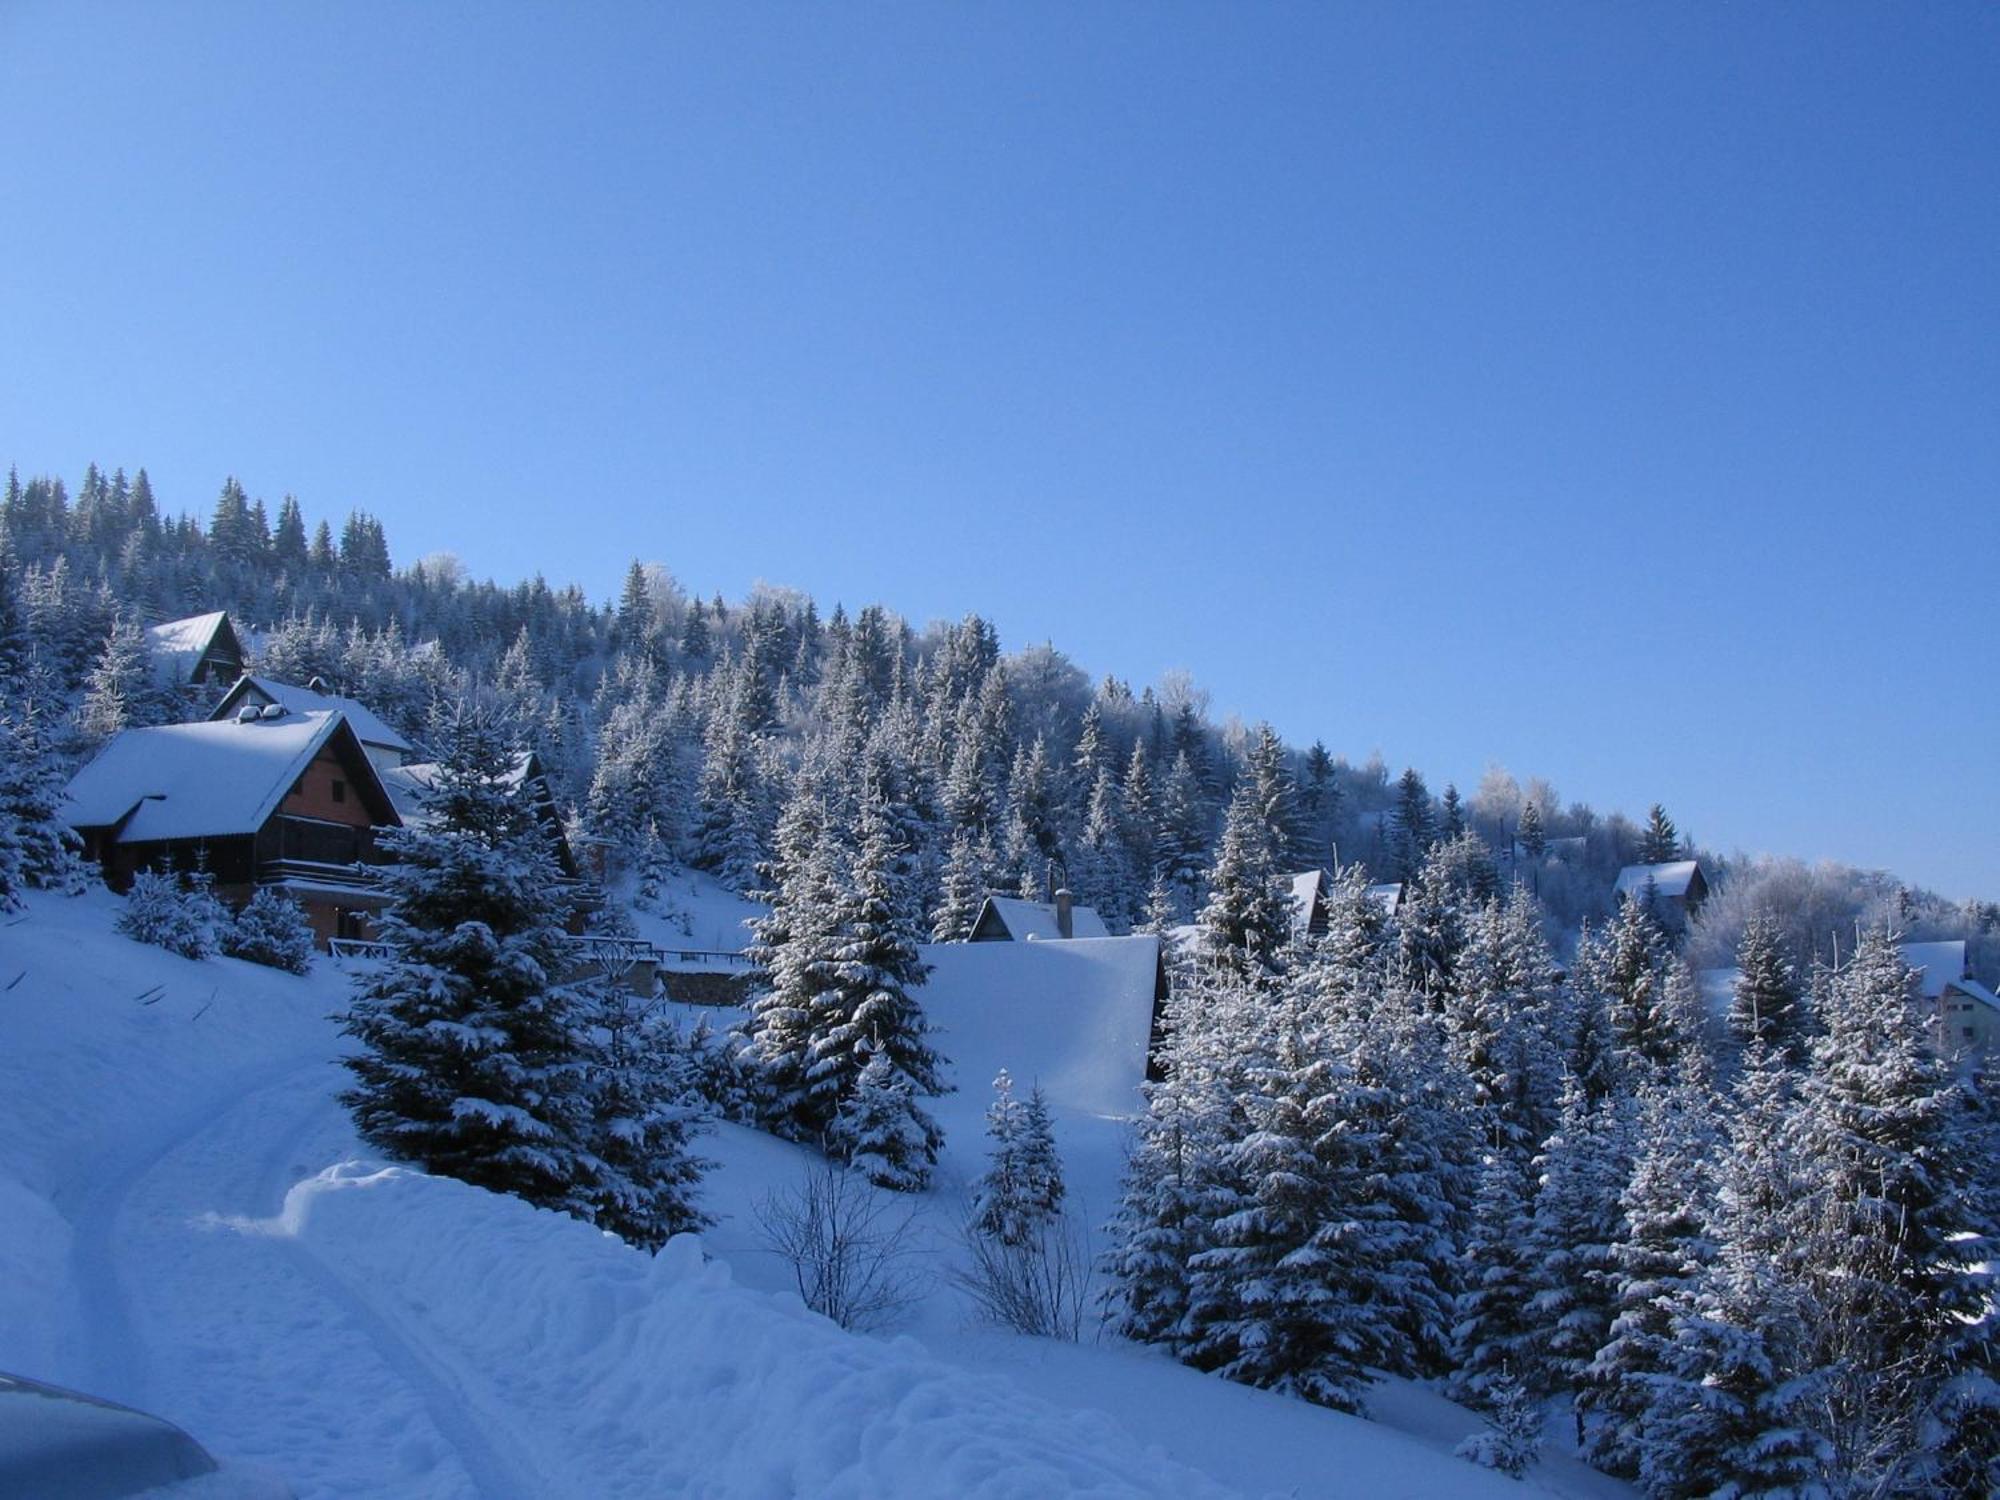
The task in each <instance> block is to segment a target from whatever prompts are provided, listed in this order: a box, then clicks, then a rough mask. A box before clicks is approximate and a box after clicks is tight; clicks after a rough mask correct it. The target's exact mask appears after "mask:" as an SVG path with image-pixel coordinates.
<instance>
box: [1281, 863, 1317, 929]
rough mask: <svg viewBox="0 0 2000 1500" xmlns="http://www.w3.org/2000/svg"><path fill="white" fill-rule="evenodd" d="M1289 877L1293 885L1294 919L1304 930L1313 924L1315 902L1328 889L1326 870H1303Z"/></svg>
mask: <svg viewBox="0 0 2000 1500" xmlns="http://www.w3.org/2000/svg"><path fill="white" fill-rule="evenodd" d="M1287 878H1288V879H1289V880H1290V881H1291V886H1292V921H1293V922H1294V923H1295V924H1296V925H1297V927H1298V928H1299V930H1300V931H1301V932H1303V931H1305V930H1306V928H1308V927H1309V926H1311V924H1312V914H1313V903H1314V902H1315V901H1318V900H1319V899H1320V897H1321V895H1322V894H1323V893H1324V892H1325V890H1326V871H1324V870H1301V871H1299V873H1298V874H1296V875H1292V876H1288V877H1287Z"/></svg>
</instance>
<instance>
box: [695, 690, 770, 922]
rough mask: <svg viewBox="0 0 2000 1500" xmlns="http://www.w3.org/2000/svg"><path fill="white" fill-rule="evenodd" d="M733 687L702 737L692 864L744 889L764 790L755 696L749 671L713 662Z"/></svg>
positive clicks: (752, 866) (759, 845)
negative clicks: (753, 727)
mask: <svg viewBox="0 0 2000 1500" xmlns="http://www.w3.org/2000/svg"><path fill="white" fill-rule="evenodd" d="M717 671H718V672H719V673H725V674H726V675H725V676H724V681H725V682H727V683H730V684H731V685H732V687H733V691H731V693H730V695H729V696H728V697H727V698H726V699H725V700H724V701H723V702H721V703H718V704H716V705H715V706H714V708H713V709H712V710H711V716H710V719H709V726H708V733H707V736H706V737H705V739H704V740H703V745H702V750H703V758H702V771H701V791H700V818H699V822H698V825H697V827H696V829H695V834H694V846H695V856H694V857H695V863H696V864H698V865H700V866H701V867H702V868H703V869H705V870H712V871H714V873H715V876H716V878H717V879H718V880H720V881H722V883H723V884H724V885H727V886H729V887H730V888H731V889H732V890H739V891H748V890H752V889H755V888H756V887H757V884H758V867H759V864H760V862H761V861H762V858H763V841H762V833H761V830H762V829H763V827H764V826H765V825H764V812H763V806H764V796H765V789H764V786H763V778H762V775H761V772H760V769H759V768H760V765H761V762H760V759H759V756H758V743H757V734H756V731H755V730H753V729H752V728H751V727H750V726H751V720H752V719H753V718H754V716H755V714H756V711H757V710H756V702H757V700H756V697H755V694H754V693H751V692H750V691H749V688H748V680H749V676H750V675H753V674H745V673H743V672H740V671H734V670H732V669H728V668H727V667H726V665H725V667H718V668H717Z"/></svg>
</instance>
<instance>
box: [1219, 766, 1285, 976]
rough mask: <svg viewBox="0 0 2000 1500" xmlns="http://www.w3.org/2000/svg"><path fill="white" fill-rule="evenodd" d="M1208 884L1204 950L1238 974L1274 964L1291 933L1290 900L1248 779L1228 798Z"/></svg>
mask: <svg viewBox="0 0 2000 1500" xmlns="http://www.w3.org/2000/svg"><path fill="white" fill-rule="evenodd" d="M1208 885H1209V897H1208V904H1207V905H1205V906H1204V907H1203V908H1202V910H1201V917H1200V919H1199V920H1200V926H1201V934H1202V946H1203V950H1204V952H1206V953H1207V954H1208V956H1209V957H1210V958H1211V959H1212V960H1213V961H1214V962H1216V963H1218V964H1221V965H1223V966H1225V967H1227V968H1230V969H1233V970H1236V971H1238V972H1243V973H1248V972H1251V971H1252V970H1267V969H1270V968H1272V967H1274V966H1275V965H1276V963H1277V961H1278V954H1279V950H1281V949H1282V948H1283V947H1284V946H1285V944H1286V942H1287V941H1288V940H1289V938H1290V936H1291V927H1292V913H1291V902H1290V899H1289V893H1288V892H1287V891H1286V890H1285V889H1284V888H1283V886H1282V885H1281V883H1280V880H1279V877H1278V871H1277V869H1276V867H1275V864H1274V861H1273V857H1272V852H1271V835H1270V829H1269V826H1268V825H1267V824H1266V822H1265V821H1264V815H1263V811H1262V809H1261V808H1260V807H1259V806H1258V802H1257V795H1256V789H1255V786H1254V784H1253V783H1251V782H1250V781H1248V780H1245V781H1243V782H1241V783H1239V785H1238V786H1237V789H1236V795H1235V796H1233V797H1232V798H1231V799H1230V802H1229V818H1228V821H1227V822H1226V823H1225V824H1224V825H1223V830H1222V842H1221V844H1220V845H1218V846H1217V849H1216V854H1215V867H1214V868H1213V869H1212V870H1211V871H1210V872H1209V877H1208Z"/></svg>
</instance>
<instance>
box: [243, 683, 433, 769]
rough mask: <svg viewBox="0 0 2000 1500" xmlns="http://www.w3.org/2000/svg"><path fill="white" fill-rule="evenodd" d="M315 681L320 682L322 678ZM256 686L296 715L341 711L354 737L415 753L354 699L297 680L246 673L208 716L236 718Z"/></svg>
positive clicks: (405, 741) (274, 701) (413, 749)
mask: <svg viewBox="0 0 2000 1500" xmlns="http://www.w3.org/2000/svg"><path fill="white" fill-rule="evenodd" d="M313 680H314V681H315V682H317V681H318V680H319V679H318V678H314V679H313ZM253 689H254V690H255V691H257V692H259V693H261V694H262V695H263V696H264V697H266V698H268V699H269V700H270V701H271V702H273V703H282V704H283V705H284V706H285V707H286V708H288V709H290V710H291V711H292V712H293V713H295V714H310V713H339V714H341V715H342V716H343V717H345V718H346V720H347V722H348V725H349V726H350V727H351V728H352V729H353V730H354V734H355V738H357V739H359V740H360V741H361V743H362V744H364V745H379V746H381V747H382V748H383V749H385V750H395V751H398V752H401V753H403V754H413V753H414V752H415V746H413V745H411V743H410V742H409V741H408V740H406V739H404V738H403V737H402V736H401V735H400V734H398V733H396V731H395V730H393V729H391V728H390V727H389V726H388V725H387V724H384V723H383V722H382V721H381V720H380V719H378V718H377V717H376V716H375V715H374V714H373V713H371V712H370V711H369V710H368V709H367V708H365V707H363V706H362V705H361V704H360V703H357V702H356V701H355V700H354V699H352V698H342V697H339V696H338V695H336V694H333V693H327V692H322V691H320V690H319V689H317V688H311V687H300V686H299V685H298V684H297V683H293V682H280V681H278V680H277V678H275V677H260V676H257V675H255V674H254V673H247V672H246V673H245V674H244V675H243V676H241V677H239V678H237V679H236V683H235V685H234V686H233V687H231V688H230V689H229V691H228V692H227V693H225V694H224V695H223V698H222V701H221V702H220V703H218V704H216V706H215V711H214V712H213V713H211V714H210V715H209V717H210V718H211V719H228V718H234V717H235V715H236V713H237V711H238V710H239V709H240V708H241V707H242V703H243V699H244V697H245V696H246V695H247V694H248V693H250V692H251V691H252V690H253Z"/></svg>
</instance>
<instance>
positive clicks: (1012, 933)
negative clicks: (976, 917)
mask: <svg viewBox="0 0 2000 1500" xmlns="http://www.w3.org/2000/svg"><path fill="white" fill-rule="evenodd" d="M986 908H989V909H991V910H992V912H993V913H994V915H995V916H997V917H998V918H999V919H1000V922H1001V924H1002V925H1003V926H1004V927H1005V928H1006V929H1007V934H1008V936H1009V937H1011V938H1013V939H1014V941H1015V942H1017V943H1024V942H1028V941H1030V940H1033V941H1035V942H1061V941H1063V935H1062V929H1061V928H1060V927H1058V926H1057V925H1056V908H1055V903H1054V902H1052V901H1024V900H1022V899H1021V898H1020V897H1018V896H988V897H987V898H986ZM980 915H981V916H984V915H985V909H982V910H981V912H980ZM1069 919H1070V920H1069V930H1070V936H1071V937H1072V938H1108V937H1110V936H1111V929H1110V928H1108V927H1106V926H1105V925H1104V918H1102V917H1100V916H1099V915H1098V914H1097V913H1096V912H1095V911H1093V910H1092V909H1091V908H1090V907H1088V906H1072V907H1071V908H1070V912H1069Z"/></svg>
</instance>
